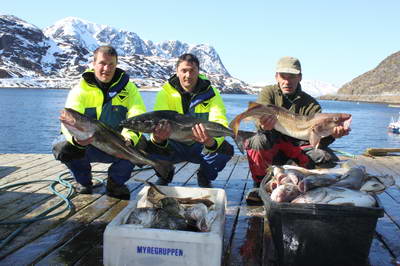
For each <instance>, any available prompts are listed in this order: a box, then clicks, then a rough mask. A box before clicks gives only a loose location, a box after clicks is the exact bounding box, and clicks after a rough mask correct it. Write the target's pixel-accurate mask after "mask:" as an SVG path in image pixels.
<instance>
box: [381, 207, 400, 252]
mask: <svg viewBox="0 0 400 266" xmlns="http://www.w3.org/2000/svg"><path fill="white" fill-rule="evenodd" d="M376 233H377V234H378V236H379V238H380V239H381V240H382V242H384V243H385V245H386V247H387V248H388V249H389V250H390V252H391V253H392V254H394V255H395V256H396V257H399V256H400V241H399V239H400V229H399V228H398V227H397V226H395V225H394V223H393V221H392V220H391V219H390V218H389V217H388V216H387V215H386V214H385V215H384V216H383V217H382V218H379V219H378V222H377V225H376Z"/></svg>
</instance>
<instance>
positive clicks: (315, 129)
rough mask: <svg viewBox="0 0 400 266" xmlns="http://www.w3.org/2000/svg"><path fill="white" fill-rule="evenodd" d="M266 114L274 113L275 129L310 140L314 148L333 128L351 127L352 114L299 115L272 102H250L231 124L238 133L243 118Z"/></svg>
mask: <svg viewBox="0 0 400 266" xmlns="http://www.w3.org/2000/svg"><path fill="white" fill-rule="evenodd" d="M264 115H274V116H275V117H276V119H277V122H276V124H275V126H274V129H275V130H277V131H279V132H281V133H282V134H285V135H287V136H290V137H293V138H296V139H301V140H308V141H309V142H310V144H311V145H312V146H313V147H314V148H318V145H319V142H320V140H321V138H324V137H327V136H329V135H331V134H332V133H333V128H334V127H336V126H343V127H344V128H345V129H348V128H350V123H351V115H350V114H345V113H317V114H315V115H313V116H304V115H298V114H295V113H292V112H290V111H288V110H287V109H285V108H283V107H279V106H275V105H271V104H267V105H264V104H259V103H256V102H250V103H249V107H248V109H247V110H246V111H245V112H243V113H241V114H239V115H237V116H236V117H235V118H234V119H233V120H232V121H231V123H230V124H229V127H230V128H232V130H233V132H234V133H235V134H236V133H237V132H238V130H239V125H240V122H241V121H242V120H256V121H259V120H260V118H261V117H262V116H264Z"/></svg>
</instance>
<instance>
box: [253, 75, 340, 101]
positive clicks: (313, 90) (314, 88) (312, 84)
mask: <svg viewBox="0 0 400 266" xmlns="http://www.w3.org/2000/svg"><path fill="white" fill-rule="evenodd" d="M273 84H274V83H273V82H265V83H257V84H255V83H254V84H251V87H252V89H251V90H252V93H258V92H259V91H260V90H261V89H262V88H263V87H264V86H267V85H273ZM301 88H302V89H303V91H305V92H307V93H308V94H310V95H311V96H313V97H319V96H322V95H327V94H330V95H332V94H336V92H337V91H338V90H339V88H338V87H337V86H335V85H333V84H331V83H328V82H323V81H318V80H306V79H303V80H302V81H301Z"/></svg>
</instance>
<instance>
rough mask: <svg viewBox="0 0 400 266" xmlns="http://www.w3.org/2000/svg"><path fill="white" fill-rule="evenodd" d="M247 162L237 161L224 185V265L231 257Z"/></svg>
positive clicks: (246, 173) (246, 174)
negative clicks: (225, 199) (225, 202)
mask: <svg viewBox="0 0 400 266" xmlns="http://www.w3.org/2000/svg"><path fill="white" fill-rule="evenodd" d="M246 163H247V162H244V161H241V160H238V161H237V163H236V165H235V168H234V170H233V172H232V174H231V177H230V178H229V179H228V181H227V183H226V185H225V192H226V195H227V209H226V212H225V228H224V245H223V255H222V259H223V261H224V262H225V264H224V265H228V264H227V262H228V261H229V257H230V256H231V255H232V254H231V253H232V251H231V241H232V239H233V237H234V233H235V230H236V226H237V223H238V219H239V217H238V216H239V211H240V205H241V203H242V200H243V197H244V191H245V188H246V184H247V179H248V175H249V170H248V167H246V166H247V165H246Z"/></svg>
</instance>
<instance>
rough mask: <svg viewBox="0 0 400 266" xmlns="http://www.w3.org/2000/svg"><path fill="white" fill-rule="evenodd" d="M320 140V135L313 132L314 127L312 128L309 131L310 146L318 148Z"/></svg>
mask: <svg viewBox="0 0 400 266" xmlns="http://www.w3.org/2000/svg"><path fill="white" fill-rule="evenodd" d="M320 140H321V137H320V136H319V135H318V134H317V133H315V132H314V129H312V130H311V133H310V140H309V141H310V144H311V146H313V147H314V149H318V146H319V141H320Z"/></svg>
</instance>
